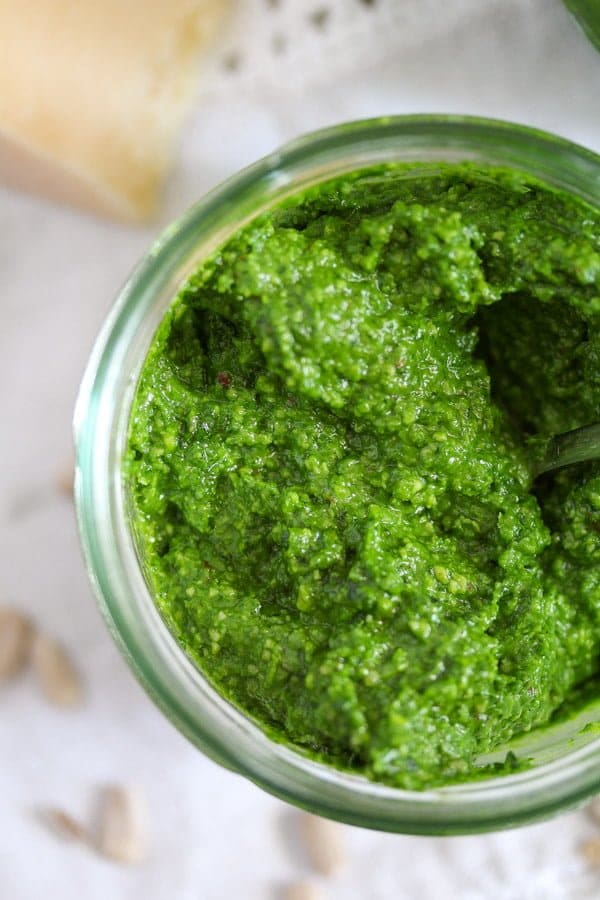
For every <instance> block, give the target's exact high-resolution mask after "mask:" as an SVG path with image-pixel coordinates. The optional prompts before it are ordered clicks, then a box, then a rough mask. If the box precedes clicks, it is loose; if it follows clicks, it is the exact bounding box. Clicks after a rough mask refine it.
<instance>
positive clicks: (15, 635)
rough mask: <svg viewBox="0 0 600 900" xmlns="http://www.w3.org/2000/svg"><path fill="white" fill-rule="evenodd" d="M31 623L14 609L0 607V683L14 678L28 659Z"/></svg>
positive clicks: (31, 632)
mask: <svg viewBox="0 0 600 900" xmlns="http://www.w3.org/2000/svg"><path fill="white" fill-rule="evenodd" d="M32 634H33V630H32V627H31V622H30V621H29V619H28V618H27V617H26V616H24V615H23V614H22V613H20V612H18V610H16V609H11V608H10V607H7V606H3V607H0V683H2V682H3V681H8V680H9V679H10V678H14V676H15V675H17V674H18V673H19V672H20V671H21V670H22V669H23V668H24V666H25V664H26V662H27V659H28V657H29V649H30V646H31V637H32Z"/></svg>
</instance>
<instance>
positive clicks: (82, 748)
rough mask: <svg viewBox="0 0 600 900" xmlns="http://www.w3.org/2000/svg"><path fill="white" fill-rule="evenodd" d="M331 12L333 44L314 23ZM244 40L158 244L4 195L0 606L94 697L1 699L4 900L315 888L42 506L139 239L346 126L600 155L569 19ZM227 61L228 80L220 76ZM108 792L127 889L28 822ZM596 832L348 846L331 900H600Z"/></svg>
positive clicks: (583, 50) (583, 49)
mask: <svg viewBox="0 0 600 900" xmlns="http://www.w3.org/2000/svg"><path fill="white" fill-rule="evenodd" d="M270 5H271V6H275V7H276V8H275V9H273V10H272V11H271V12H270V13H269V14H268V15H269V18H268V19H267V18H259V17H258V14H259V13H260V12H261V11H262V10H263V9H266V7H267V6H270ZM327 5H329V6H330V7H331V8H332V10H333V14H332V16H331V17H330V20H329V21H328V22H327V23H326V25H325V27H324V28H323V29H322V30H320V29H317V28H315V27H314V26H312V25H308V24H306V22H307V17H308V15H309V14H310V13H311V12H314V11H315V10H317V9H320V8H322V7H324V6H327ZM233 29H234V30H233V31H232V32H230V34H229V36H227V37H226V38H225V39H224V40H223V42H222V44H221V46H220V48H218V52H215V54H214V56H213V58H212V60H211V61H210V62H209V63H208V65H207V72H206V74H205V78H204V82H203V84H204V87H203V88H202V89H201V93H200V96H199V98H198V101H197V103H196V105H195V108H194V111H193V115H192V117H191V121H190V122H189V124H188V128H187V129H186V133H185V135H184V140H183V143H182V147H181V151H180V155H179V159H178V163H177V167H176V170H175V174H174V176H173V178H172V179H171V182H170V184H169V186H168V190H167V196H166V202H165V206H164V209H163V214H162V222H161V223H159V224H158V225H154V226H153V227H152V228H149V229H140V230H132V229H126V228H123V227H117V226H114V225H111V224H106V223H101V222H98V221H95V220H93V219H91V218H87V217H84V216H81V215H79V214H77V213H75V212H71V211H69V210H65V209H59V208H56V207H52V206H50V205H46V204H45V203H43V202H42V201H38V200H35V199H31V198H27V197H24V196H19V195H16V194H13V193H11V192H10V191H3V192H0V310H1V319H0V423H1V425H0V437H1V440H0V561H1V566H0V602H11V603H14V604H15V605H18V606H20V607H22V608H24V609H26V610H28V611H30V612H31V613H32V614H33V615H35V617H36V618H37V619H38V620H39V621H40V622H41V623H42V624H43V625H44V626H45V627H46V628H47V629H48V631H50V632H51V633H53V634H55V635H57V636H59V637H60V638H61V639H62V640H64V641H65V642H66V643H67V644H68V645H69V646H70V647H71V648H72V649H73V653H74V655H75V657H76V659H77V663H78V665H79V666H80V668H81V670H82V672H83V673H84V677H85V681H86V689H87V702H86V705H85V707H84V709H82V710H81V711H77V712H57V711H54V710H51V709H49V708H47V707H46V706H45V705H44V703H43V702H42V701H41V700H39V699H38V696H37V694H36V692H35V691H34V689H33V686H32V684H31V682H30V680H29V679H28V678H25V679H23V680H22V681H20V682H19V683H17V684H14V685H11V686H9V687H7V688H3V689H2V691H1V693H0V900H38V898H42V897H46V898H49V900H54V898H57V900H58V898H60V900H71V898H82V897H84V898H86V900H105V898H111V900H121V898H124V900H142V898H143V900H227V898H234V897H241V898H244V900H259V898H269V897H275V896H277V892H278V890H279V888H280V886H281V884H283V883H284V882H286V881H287V880H288V879H293V878H295V877H298V876H300V875H302V874H303V873H305V871H306V869H305V866H304V862H303V860H302V859H301V858H300V857H299V856H298V855H297V854H296V853H295V852H293V849H292V848H291V847H290V846H289V842H288V840H287V839H286V835H287V834H288V829H287V828H286V827H285V823H286V817H289V815H290V813H289V810H288V808H287V807H285V806H284V805H283V804H281V803H280V802H278V801H276V800H274V799H272V798H271V797H269V796H267V795H266V794H264V793H262V792H261V791H259V790H258V789H257V788H255V787H254V786H252V785H251V784H249V783H247V782H245V781H244V780H242V779H241V778H239V777H236V776H234V775H232V774H230V773H228V772H225V771H223V770H221V769H219V768H218V767H217V766H215V765H214V764H212V763H211V762H209V761H208V760H206V759H204V758H203V757H202V756H200V754H199V753H198V752H197V751H195V750H194V749H193V748H192V747H191V746H190V745H189V744H187V743H186V741H185V740H184V739H183V738H182V737H181V736H180V735H179V734H178V733H176V732H175V731H174V729H173V728H172V727H171V725H169V724H168V723H167V722H166V721H165V720H164V719H163V718H162V717H161V715H160V714H159V713H158V712H157V711H156V710H155V709H154V707H153V706H152V704H151V703H150V701H149V700H148V699H147V698H146V697H145V695H144V694H143V693H142V691H141V689H140V688H139V687H138V685H137V684H136V683H135V681H134V679H133V677H132V676H131V675H130V674H129V672H128V670H127V668H126V667H125V664H124V663H123V662H122V660H121V658H120V657H119V655H118V653H117V651H116V649H115V648H114V647H113V645H112V643H111V641H110V639H109V637H108V635H107V633H106V632H105V630H104V627H103V625H102V623H101V621H100V619H99V616H98V613H97V612H96V610H95V608H94V604H93V602H92V599H91V596H90V590H89V588H88V585H87V581H86V576H85V574H84V571H83V568H82V564H81V561H80V557H79V551H78V545H77V538H76V534H75V528H74V523H73V511H72V508H71V504H70V502H69V500H68V499H66V498H65V497H64V496H61V495H60V494H59V493H58V492H57V491H56V488H55V481H56V477H57V475H59V474H60V473H61V471H62V470H64V469H65V468H66V467H67V466H68V463H69V459H70V452H71V451H70V420H71V413H72V406H73V401H74V397H75V393H76V389H77V385H78V381H79V378H80V375H81V372H82V369H83V366H84V362H85V360H86V357H87V355H88V353H89V350H90V347H91V344H92V341H93V338H94V335H95V333H96V331H97V329H98V327H99V324H100V322H101V321H102V319H103V317H104V315H105V313H106V312H107V310H108V308H109V306H110V304H111V301H112V299H113V298H114V296H115V294H116V292H117V290H118V288H119V286H120V285H121V283H122V282H123V279H124V278H125V277H126V275H127V273H128V272H129V270H130V269H131V267H132V265H133V263H134V262H135V260H136V259H137V257H138V256H139V255H140V254H141V253H142V251H143V250H144V249H145V247H146V246H147V245H148V243H149V240H150V239H151V237H152V236H153V235H154V234H155V233H156V232H157V230H158V229H159V227H160V226H161V225H162V224H164V223H165V222H166V221H168V220H169V218H172V217H173V216H174V215H176V214H177V213H179V212H180V211H182V210H183V209H184V208H185V207H186V206H187V205H188V204H189V203H190V202H191V201H193V200H194V199H195V198H196V197H198V196H199V195H200V194H202V193H203V192H204V191H206V190H207V189H208V188H210V187H211V186H213V185H214V184H215V183H217V182H218V181H219V180H221V179H222V178H224V177H225V176H227V175H229V174H230V173H232V172H233V171H235V170H236V169H238V168H239V167H240V166H242V165H244V164H246V163H248V162H250V161H252V160H253V159H255V158H256V157H258V156H260V155H262V154H264V153H266V152H268V151H270V150H272V149H273V148H274V147H276V146H277V145H278V144H279V143H281V142H282V141H284V140H287V139H288V138H291V137H293V136H295V135H297V134H299V133H301V132H303V131H306V130H309V129H312V128H315V127H318V126H321V125H325V124H329V123H333V122H336V121H340V120H343V119H349V118H357V117H363V116H371V115H379V114H385V113H407V112H425V111H442V112H461V113H478V114H483V115H490V116H498V117H502V118H507V119H512V120H515V121H520V122H525V123H530V124H534V125H538V126H541V127H543V128H547V129H550V130H553V131H556V132H558V133H560V134H563V135H565V136H566V137H569V138H571V139H574V140H576V141H579V142H581V143H584V144H587V145H588V146H589V147H591V148H593V149H596V150H600V56H596V55H595V54H594V51H593V49H592V47H591V46H590V45H588V43H587V42H586V41H585V39H584V38H583V36H582V35H581V34H580V33H579V32H578V30H577V28H576V27H575V25H574V23H573V22H572V21H571V19H570V18H569V16H568V15H567V14H566V13H565V11H564V10H563V8H562V6H561V4H560V3H559V2H558V0H512V2H511V0H504V2H496V0H462V2H458V0H455V2H450V0H445V2H444V0H437V2H432V0H421V3H419V2H418V0H391V2H389V0H388V2H387V3H386V0H380V2H379V6H377V4H376V5H375V7H373V8H367V7H366V6H362V5H361V4H360V3H359V0H336V2H333V0H332V2H331V3H329V4H327V2H326V0H325V2H315V3H314V4H313V3H311V2H308V0H296V2H293V0H280V2H279V4H278V5H275V4H272V3H271V4H269V3H267V2H266V0H265V2H263V0H247V2H245V3H244V2H242V3H241V9H240V12H239V13H238V15H237V19H236V20H235V21H234V25H233ZM344 31H345V35H344ZM284 45H285V46H284ZM257 48H259V49H257ZM272 48H275V49H276V50H277V48H278V50H277V52H274V51H272ZM259 50H260V52H259ZM234 51H235V52H238V51H239V53H240V54H241V58H242V63H241V67H240V68H239V69H238V70H237V71H235V72H232V73H224V72H223V67H222V59H223V57H224V56H229V55H230V54H232V53H233V52H234ZM114 780H119V781H125V782H129V781H131V782H133V783H137V784H140V785H142V786H143V788H144V789H145V790H146V792H147V795H148V798H149V805H150V811H151V821H152V831H153V846H152V852H151V855H150V857H149V859H148V862H147V863H145V864H144V865H142V866H140V867H138V868H135V869H122V868H119V867H117V866H114V865H112V864H110V863H107V862H105V861H103V860H100V859H97V858H95V857H94V856H93V855H91V853H89V852H88V851H86V850H85V849H84V848H80V847H77V846H73V845H68V844H66V843H62V842H60V841H58V840H57V839H56V838H55V837H53V836H52V835H50V834H48V833H47V832H46V831H45V830H44V829H43V828H42V827H41V826H40V824H39V823H38V822H37V820H36V818H35V816H34V815H33V810H34V808H35V807H36V806H38V805H40V804H42V805H43V804H50V805H60V806H62V807H65V808H67V809H69V810H71V811H72V812H73V813H74V814H76V815H86V814H87V813H88V810H89V805H90V802H91V799H92V796H93V790H94V787H95V786H96V785H97V784H98V783H102V782H105V781H114ZM595 833H600V829H598V830H597V831H595V830H594V826H593V825H592V823H591V822H590V821H589V819H588V818H587V817H586V816H585V815H584V814H583V813H574V814H570V815H567V816H563V817H562V818H560V819H559V820H555V821H554V822H550V823H546V824H543V825H538V826H535V827H531V828H526V829H522V830H519V831H513V832H505V833H499V834H494V835H489V836H485V837H469V838H454V839H426V838H414V837H401V836H398V837H395V836H390V835H379V834H376V833H368V832H365V831H360V830H357V829H347V838H348V843H349V845H350V847H351V852H350V862H349V865H348V867H347V869H346V871H345V872H344V873H343V874H341V875H340V876H339V877H338V878H337V879H335V880H334V881H333V882H332V883H331V884H330V885H328V895H329V896H331V897H332V898H340V900H341V898H344V900H345V898H348V900H357V898H361V900H362V898H367V900H392V898H393V900H403V898H419V900H437V898H465V900H471V898H473V900H475V898H477V900H478V898H485V900H501V898H502V900H546V898H561V900H562V898H592V897H599V896H600V869H599V870H597V871H596V872H593V871H591V870H589V869H586V866H585V865H584V863H583V862H582V861H581V859H580V857H579V855H578V854H577V852H576V847H577V845H578V844H579V843H580V841H581V840H583V839H585V838H586V837H591V836H592V835H594V834H595Z"/></svg>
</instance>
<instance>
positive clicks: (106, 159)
mask: <svg viewBox="0 0 600 900" xmlns="http://www.w3.org/2000/svg"><path fill="white" fill-rule="evenodd" d="M227 7H228V3H227V2H225V0H20V2H19V3H17V4H15V3H14V2H13V0H0V60H1V62H0V179H1V180H2V181H3V182H4V183H7V184H9V185H10V186H12V187H18V188H22V189H26V190H28V191H34V192H36V193H42V194H45V195H46V196H48V197H50V198H51V199H53V200H58V201H61V202H66V203H70V204H73V205H76V206H80V207H83V208H85V209H88V210H92V211H95V212H99V213H101V214H105V215H109V216H112V217H115V218H118V219H122V220H129V221H136V220H142V219H145V218H148V217H149V216H151V215H152V214H153V213H154V211H155V209H156V206H157V202H158V196H159V190H160V185H161V182H162V180H163V178H164V176H165V174H166V172H167V169H168V165H169V160H170V158H171V155H172V151H173V147H174V143H175V139H176V136H177V133H178V130H179V127H180V124H181V121H182V119H183V116H184V113H185V110H186V107H187V105H188V103H189V101H190V99H191V97H192V96H193V91H194V87H195V83H196V60H197V56H198V53H199V51H200V49H201V48H202V47H203V46H205V45H206V44H207V43H208V41H209V40H210V38H211V37H212V36H213V34H214V32H215V30H216V28H217V26H218V24H219V22H220V20H221V18H222V17H223V14H224V12H225V11H226V9H227Z"/></svg>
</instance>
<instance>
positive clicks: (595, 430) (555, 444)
mask: <svg viewBox="0 0 600 900" xmlns="http://www.w3.org/2000/svg"><path fill="white" fill-rule="evenodd" d="M593 459H600V422H595V423H594V424H593V425H584V427H583V428H575V429H574V430H573V431H565V432H564V433H563V434H555V435H554V437H551V438H550V440H549V441H548V443H547V444H546V445H545V446H544V447H542V449H541V453H540V455H539V457H538V459H537V460H536V462H535V464H534V476H535V477H536V478H537V477H538V475H543V474H544V473H545V472H553V471H554V470H555V469H562V468H563V466H571V465H573V463H579V462H589V461H590V460H593Z"/></svg>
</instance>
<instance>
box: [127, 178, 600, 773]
mask: <svg viewBox="0 0 600 900" xmlns="http://www.w3.org/2000/svg"><path fill="white" fill-rule="evenodd" d="M599 225H600V217H599V216H598V214H597V213H595V212H594V211H593V210H591V209H590V208H589V207H586V206H585V205H584V204H582V203H581V202H579V201H577V200H575V199H574V198H572V197H569V196H567V195H565V194H561V193H559V192H553V191H551V190H550V189H548V188H546V187H544V186H543V185H540V184H538V183H536V182H535V181H533V180H531V179H529V178H527V177H525V176H523V175H520V174H518V173H513V172H507V171H503V170H498V169H487V168H484V167H478V168H476V167H474V166H472V165H470V164H468V165H467V164H465V165H452V166H437V167H436V168H435V169H431V168H429V169H428V168H426V167H421V168H420V169H407V168H405V167H401V166H387V167H379V168H376V169H371V170H363V171H361V172H357V173H353V174H351V175H345V176H343V177H342V178H340V179H338V180H336V181H332V182H329V183H327V184H326V185H321V186H318V187H317V188H313V189H311V190H310V191H308V192H306V193H305V194H304V195H302V196H300V197H296V198H295V199H294V200H293V201H288V202H287V203H286V204H285V205H284V206H282V207H280V208H278V209H276V210H275V211H273V212H271V213H268V214H266V215H263V216H262V217H260V218H259V219H257V220H255V221H254V222H253V223H251V224H250V225H249V226H247V227H246V228H245V229H243V230H242V231H240V232H238V233H237V234H236V235H235V236H234V237H233V238H231V239H230V240H229V242H228V243H227V244H226V245H225V247H224V248H222V249H221V250H220V251H219V252H218V253H217V254H215V255H214V256H213V257H212V258H211V259H210V260H208V261H207V262H206V263H204V264H203V265H202V266H201V267H200V268H199V270H198V271H197V272H196V273H195V274H194V275H193V276H192V278H191V279H190V280H189V281H188V283H187V284H186V285H185V287H184V288H183V289H182V291H181V292H180V294H179V296H178V298H177V299H176V300H175V302H174V304H173V305H172V308H171V310H170V312H169V313H168V315H167V316H166V318H165V320H164V321H163V323H162V325H161V327H160V329H159V332H158V334H157V336H156V338H155V340H154V343H153V346H152V348H151V350H150V352H149V354H148V357H147V360H146V362H145V365H144V369H143V373H142V377H141V380H140V383H139V386H138V391H137V396H136V401H135V405H134V410H133V413H132V418H131V427H130V438H129V447H128V453H127V459H126V476H127V479H128V483H129V486H130V489H131V495H132V501H133V507H134V517H135V527H136V532H137V536H138V543H139V548H140V554H141V557H142V559H143V563H144V566H145V569H146V572H147V575H148V579H149V582H150V584H151V586H152V590H153V593H154V596H155V598H156V602H157V605H158V606H159V608H160V610H161V611H162V613H163V615H164V616H165V618H166V619H167V621H168V623H169V625H170V626H171V628H172V629H173V630H174V632H175V634H176V636H177V637H178V639H179V641H180V643H181V644H182V646H183V647H184V648H185V650H186V651H187V652H188V653H189V654H190V656H191V657H192V658H193V659H194V660H195V661H196V662H197V663H198V665H199V666H200V667H201V669H202V670H203V671H204V672H205V673H206V674H207V676H208V677H209V678H210V679H211V680H212V681H213V683H214V684H215V685H216V686H217V687H218V688H219V690H221V691H222V692H223V694H224V695H225V696H226V697H228V698H229V699H231V700H232V702H234V703H235V704H236V705H238V706H239V707H240V708H242V709H243V710H245V711H246V712H248V713H249V714H250V715H252V716H253V717H254V718H256V719H257V720H258V721H259V722H260V723H261V724H263V726H264V727H265V728H267V730H268V731H269V733H271V734H273V735H275V736H277V737H278V738H279V739H281V740H285V741H287V742H290V743H292V744H294V745H296V746H298V747H301V748H303V749H304V750H305V751H307V752H309V753H310V754H311V755H314V756H315V757H317V758H320V759H323V760H325V761H327V762H330V763H331V764H333V765H337V766H340V767H344V768H351V769H354V770H356V771H358V772H361V773H363V774H365V775H366V776H368V777H370V778H372V779H375V780H379V781H383V782H386V783H388V784H392V785H396V786H400V787H405V788H415V789H423V788H427V787H431V786H435V785H441V784H446V783H451V782H453V781H457V780H464V779H468V778H472V777H475V776H476V775H479V774H481V773H482V769H481V768H477V767H476V761H477V759H478V757H480V756H481V754H483V753H485V752H488V751H490V750H493V749H494V748H496V747H498V746H499V745H502V744H503V743H504V742H506V741H507V740H509V739H511V738H512V737H514V736H518V735H520V734H522V733H523V732H526V731H528V730H529V729H531V728H533V727H536V726H540V725H544V724H546V723H547V722H549V720H550V719H551V718H552V716H553V715H554V714H555V713H556V711H557V710H558V709H559V708H560V707H561V705H562V704H564V703H565V701H570V700H571V699H572V698H573V696H574V693H575V692H576V691H577V690H578V688H579V686H581V685H582V684H584V683H585V682H586V681H588V680H589V679H590V678H592V677H593V676H594V675H595V674H596V673H597V670H598V656H599V650H600V566H599V563H600V469H599V468H598V466H596V465H591V464H590V465H587V466H579V467H576V468H573V469H572V470H565V471H564V472H561V473H559V474H556V475H552V476H547V477H546V478H545V479H544V480H542V481H540V483H539V484H536V485H535V486H534V485H533V483H532V479H531V476H530V472H529V456H528V449H527V439H528V438H530V437H531V436H534V435H538V436H539V435H547V434H551V433H553V432H557V431H564V430H567V429H570V428H574V427H576V426H578V425H582V424H586V423H587V422H590V421H593V420H595V419H598V418H600V394H599V388H600V329H599V322H600V296H599V290H598V283H599V279H600V253H599V250H600V247H599V239H598V234H599ZM513 765H514V760H513V758H512V756H511V757H509V758H508V761H507V763H506V766H505V769H506V770H508V769H510V768H511V767H512V766H513Z"/></svg>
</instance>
